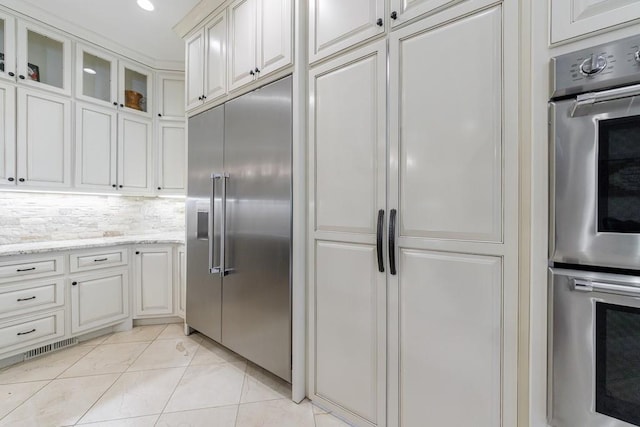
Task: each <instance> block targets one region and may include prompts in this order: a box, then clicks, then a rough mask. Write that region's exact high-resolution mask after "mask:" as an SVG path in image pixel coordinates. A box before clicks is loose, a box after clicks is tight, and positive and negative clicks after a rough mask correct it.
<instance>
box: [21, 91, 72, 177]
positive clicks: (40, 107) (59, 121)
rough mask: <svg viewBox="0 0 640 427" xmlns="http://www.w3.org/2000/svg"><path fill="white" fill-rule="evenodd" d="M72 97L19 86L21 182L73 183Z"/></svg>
mask: <svg viewBox="0 0 640 427" xmlns="http://www.w3.org/2000/svg"><path fill="white" fill-rule="evenodd" d="M70 105H71V101H70V100H68V99H65V98H59V97H56V96H52V95H47V94H45V93H42V92H35V91H28V90H25V89H18V178H19V179H24V180H25V181H24V182H19V184H20V185H36V186H49V187H68V186H69V185H70V184H71V179H70V178H71V131H70V128H71V117H70Z"/></svg>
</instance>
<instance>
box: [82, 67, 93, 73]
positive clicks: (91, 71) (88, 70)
mask: <svg viewBox="0 0 640 427" xmlns="http://www.w3.org/2000/svg"><path fill="white" fill-rule="evenodd" d="M82 71H84V72H85V73H87V74H96V70H94V69H93V68H88V67H87V68H83V69H82Z"/></svg>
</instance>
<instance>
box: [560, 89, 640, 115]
mask: <svg viewBox="0 0 640 427" xmlns="http://www.w3.org/2000/svg"><path fill="white" fill-rule="evenodd" d="M637 95H640V84H638V85H633V86H626V87H621V88H618V89H611V90H603V91H601V92H590V93H585V94H583V95H578V97H577V98H576V102H575V103H574V104H573V108H572V109H571V117H574V116H575V115H576V113H577V112H578V110H580V109H581V108H583V107H588V106H591V105H593V104H595V103H596V102H605V101H614V100H616V99H623V98H631V97H633V96H637Z"/></svg>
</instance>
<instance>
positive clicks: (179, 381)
mask: <svg viewBox="0 0 640 427" xmlns="http://www.w3.org/2000/svg"><path fill="white" fill-rule="evenodd" d="M199 348H200V344H198V347H197V348H196V351H194V352H193V356H192V357H191V360H193V358H194V357H195V356H196V353H197V352H198V349H199ZM191 360H189V364H188V365H187V366H184V371H183V372H182V375H180V379H179V380H178V381H177V382H176V385H175V387H173V391H172V392H171V395H170V396H169V398H168V399H167V401H166V402H165V404H164V406H163V407H162V410H161V411H160V416H159V417H158V419H157V420H156V422H155V423H154V424H153V425H154V426H156V425H157V424H158V422H159V421H160V418H161V417H162V414H164V410H165V409H167V405H168V404H169V402H170V401H171V398H172V397H173V395H174V394H176V390H177V389H178V386H179V385H180V383H181V382H182V379H183V378H184V376H185V375H186V373H187V370H188V369H189V365H190V364H191Z"/></svg>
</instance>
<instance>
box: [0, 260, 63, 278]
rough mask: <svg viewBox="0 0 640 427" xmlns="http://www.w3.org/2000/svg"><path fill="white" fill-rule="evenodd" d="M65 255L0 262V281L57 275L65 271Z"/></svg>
mask: <svg viewBox="0 0 640 427" xmlns="http://www.w3.org/2000/svg"><path fill="white" fill-rule="evenodd" d="M63 259H64V256H62V255H60V256H52V257H47V258H38V259H28V258H26V259H22V260H16V261H3V262H0V282H9V281H11V282H13V281H16V280H22V278H25V279H32V278H36V277H45V276H55V275H57V274H62V273H64V267H63Z"/></svg>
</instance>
